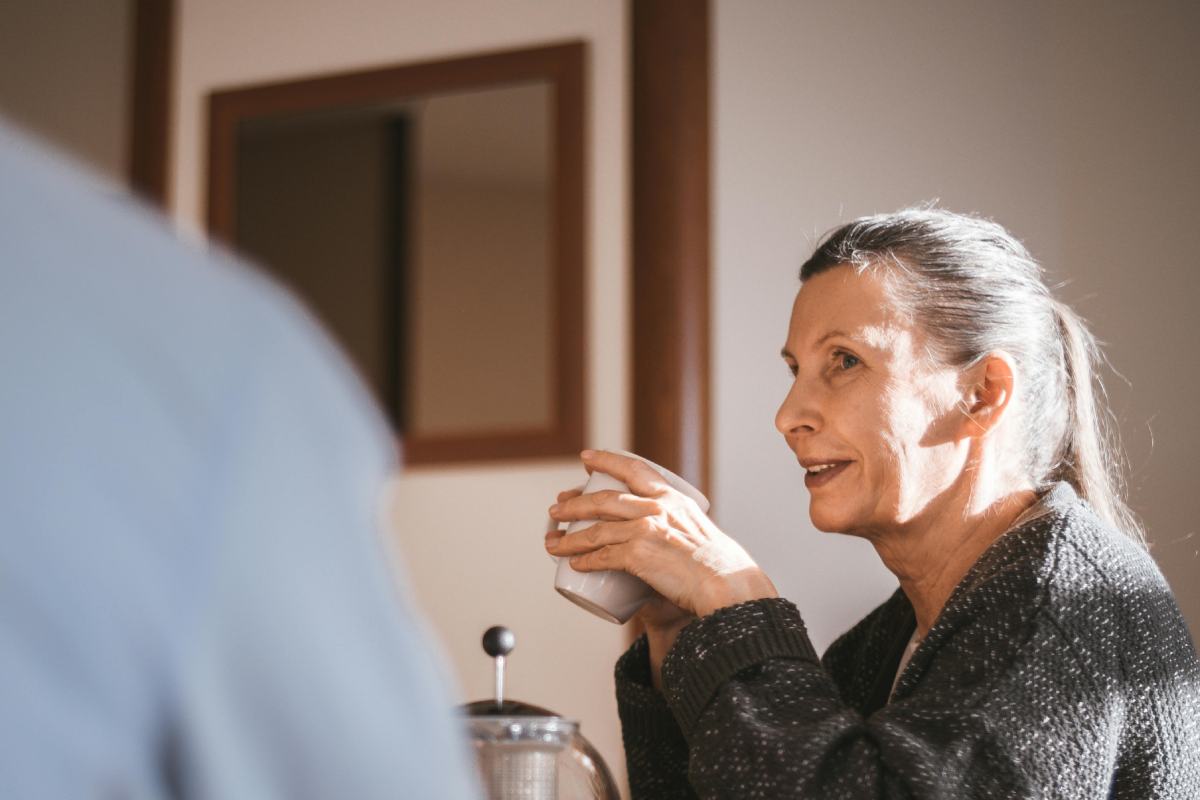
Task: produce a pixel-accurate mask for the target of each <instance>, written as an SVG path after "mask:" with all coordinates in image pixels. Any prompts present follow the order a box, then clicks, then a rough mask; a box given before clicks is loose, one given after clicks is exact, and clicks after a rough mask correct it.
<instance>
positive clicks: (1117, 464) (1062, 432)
mask: <svg viewBox="0 0 1200 800" xmlns="http://www.w3.org/2000/svg"><path fill="white" fill-rule="evenodd" d="M842 265H848V266H850V267H852V268H854V269H855V270H856V271H857V272H859V273H862V272H865V271H867V270H874V269H884V270H887V272H888V274H889V278H890V280H889V289H890V293H891V296H892V298H893V300H894V301H895V302H896V303H897V304H898V306H899V307H900V310H901V312H902V313H905V314H907V315H908V316H909V318H910V319H912V320H913V321H914V322H915V323H916V324H917V325H918V326H919V327H920V328H921V329H922V330H923V331H925V332H926V333H927V334H928V336H929V340H930V342H929V351H930V352H929V354H928V355H929V356H931V357H932V358H934V359H936V360H937V361H938V363H941V364H945V365H947V366H951V367H954V368H958V369H969V368H970V367H972V366H974V365H976V364H978V363H980V362H981V361H982V360H983V359H984V358H985V357H987V355H988V354H989V353H992V352H995V351H997V350H1003V351H1004V352H1007V353H1008V354H1009V355H1011V356H1012V357H1013V359H1014V360H1015V361H1016V364H1017V370H1018V375H1019V378H1020V380H1019V382H1018V388H1017V392H1018V394H1019V396H1020V398H1021V406H1022V408H1023V413H1022V417H1021V420H1020V424H1019V426H1014V428H1013V430H1014V431H1019V432H1020V445H1021V460H1020V463H1019V469H1020V470H1021V471H1022V473H1023V475H1024V476H1025V477H1027V478H1028V480H1029V481H1030V482H1031V483H1032V485H1033V486H1034V487H1035V488H1037V489H1041V488H1045V487H1046V486H1048V485H1049V484H1051V483H1054V482H1055V481H1060V480H1062V481H1067V482H1068V483H1070V484H1071V485H1072V486H1073V487H1074V488H1075V490H1076V491H1077V492H1078V493H1079V495H1080V496H1081V497H1083V498H1084V499H1086V500H1087V501H1088V503H1090V504H1091V506H1092V507H1093V509H1095V511H1096V512H1097V514H1098V515H1099V516H1100V517H1101V518H1103V519H1104V520H1105V521H1106V522H1108V523H1109V524H1111V525H1113V526H1114V527H1115V528H1117V529H1118V530H1121V531H1123V532H1124V533H1126V534H1127V535H1128V536H1130V537H1131V538H1132V539H1134V540H1136V541H1138V542H1140V543H1143V544H1144V542H1145V535H1144V532H1143V530H1142V526H1141V523H1140V522H1139V521H1138V519H1137V517H1136V516H1135V515H1134V514H1133V512H1132V511H1131V510H1130V508H1129V506H1128V505H1127V504H1126V502H1125V499H1124V493H1125V482H1124V477H1123V476H1124V465H1125V460H1124V456H1123V454H1122V451H1121V448H1120V444H1119V442H1118V440H1117V436H1116V427H1115V424H1114V417H1113V415H1112V412H1111V411H1110V410H1109V408H1108V403H1107V396H1106V394H1105V392H1104V387H1103V385H1102V384H1101V382H1100V379H1099V376H1098V375H1097V373H1096V367H1097V366H1098V364H1099V363H1100V360H1101V358H1102V354H1101V351H1100V347H1099V345H1098V343H1097V342H1096V339H1095V337H1094V336H1092V334H1091V332H1090V331H1089V330H1088V327H1087V325H1086V324H1085V323H1084V321H1083V320H1082V319H1080V317H1079V316H1078V315H1077V314H1076V313H1075V312H1074V311H1072V310H1071V309H1070V308H1069V307H1068V306H1066V305H1065V304H1064V303H1062V302H1060V301H1058V300H1056V299H1055V298H1054V296H1053V295H1052V294H1051V292H1050V289H1049V288H1048V287H1047V286H1046V283H1045V281H1044V279H1043V273H1042V268H1041V266H1040V265H1039V264H1038V263H1037V262H1036V261H1035V260H1034V259H1033V257H1032V256H1031V255H1030V254H1029V251H1028V250H1026V249H1025V247H1024V246H1023V245H1022V244H1021V243H1020V242H1019V241H1017V240H1016V239H1015V238H1013V237H1012V236H1011V235H1009V233H1008V232H1007V231H1006V230H1004V228H1002V227H1001V226H999V225H997V224H996V223H994V222H991V221H989V220H985V219H980V218H978V217H973V216H967V215H963V214H955V213H952V212H949V211H944V210H941V209H937V208H928V207H923V208H910V209H905V210H903V211H898V212H896V213H893V214H879V215H875V216H870V217H862V218H861V219H857V220H854V221H853V222H849V223H847V224H845V225H843V226H841V227H839V228H837V229H835V230H834V231H832V232H831V233H829V234H827V235H826V236H825V237H824V239H823V240H822V241H821V243H820V244H819V245H818V246H817V249H816V251H815V252H814V253H813V255H812V257H811V258H809V259H808V261H807V262H805V264H804V266H803V267H801V269H800V280H801V281H805V280H808V279H809V278H811V277H813V276H814V275H818V274H820V273H822V272H825V271H826V270H829V269H832V268H834V267H837V266H842Z"/></svg>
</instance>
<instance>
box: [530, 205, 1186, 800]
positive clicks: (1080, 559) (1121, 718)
mask: <svg viewBox="0 0 1200 800" xmlns="http://www.w3.org/2000/svg"><path fill="white" fill-rule="evenodd" d="M800 277H801V288H800V290H799V293H798V294H797V296H796V300H795V303H794V305H793V308H792V317H791V325H790V328H789V330H788V333H787V339H786V342H785V345H784V347H783V351H782V355H783V359H784V361H785V363H786V364H787V366H788V369H789V370H790V372H791V374H792V386H791V389H790V391H789V393H788V394H787V396H786V398H785V399H784V401H783V404H782V406H781V407H780V409H779V412H778V414H777V416H776V419H775V423H776V427H777V428H778V429H779V432H780V433H781V434H782V435H783V437H784V439H785V441H786V442H787V444H788V447H789V448H790V449H791V450H792V451H793V452H794V453H795V456H796V459H797V461H798V462H799V463H800V465H801V467H803V468H804V472H805V475H804V483H805V485H806V486H807V488H808V491H809V495H810V505H809V513H810V515H811V517H812V521H813V524H814V525H815V526H816V527H817V528H818V529H819V530H822V531H836V532H841V533H847V534H851V535H855V536H861V537H864V538H866V539H867V540H869V541H870V542H871V543H872V544H873V545H874V547H875V549H876V551H877V553H878V555H879V557H880V559H881V560H882V561H883V563H884V564H885V565H886V566H887V567H888V568H889V569H890V570H891V571H892V572H893V573H894V574H895V575H896V577H897V579H898V581H899V584H900V586H899V589H898V590H897V591H896V592H895V593H894V594H893V595H892V596H891V598H890V599H888V600H887V601H886V602H884V603H883V604H882V605H881V606H879V607H878V608H877V609H875V610H874V611H873V612H871V613H870V614H869V615H867V617H866V618H864V619H863V620H862V621H861V622H859V623H858V624H857V625H855V626H854V627H853V628H852V629H851V630H850V631H849V632H848V633H846V634H844V635H843V636H842V637H841V638H839V639H838V640H837V641H836V642H834V644H833V645H832V646H830V648H829V649H828V650H827V651H826V653H825V654H824V657H823V658H818V657H817V654H816V652H815V651H814V649H813V646H812V643H811V642H810V641H809V637H808V634H807V632H806V631H805V627H804V622H803V620H802V618H801V614H800V610H799V609H797V608H796V607H795V606H794V605H793V604H791V603H789V602H788V601H787V600H784V599H781V598H779V597H777V596H776V591H775V587H774V586H773V585H772V583H771V581H770V580H769V579H768V577H767V576H766V575H765V574H764V573H763V571H762V570H761V569H760V568H759V567H758V566H757V565H756V564H755V563H754V562H753V561H752V560H751V559H750V557H749V556H748V555H747V554H746V552H745V551H744V550H743V549H742V548H741V547H740V546H739V545H738V544H737V543H736V542H735V541H734V540H733V539H731V538H730V537H729V536H727V535H726V534H725V533H724V532H722V531H721V530H720V529H718V528H717V527H716V525H714V524H713V522H712V520H710V519H709V518H708V517H707V516H705V515H704V514H702V513H701V512H700V511H699V509H698V508H697V507H696V504H695V503H694V502H692V501H690V500H689V499H688V498H686V497H684V496H683V495H681V494H679V493H678V492H676V491H674V490H672V489H671V488H670V487H668V486H667V485H665V484H664V483H663V481H662V480H661V479H660V478H659V477H658V475H657V474H656V473H654V472H653V471H651V470H648V469H647V468H645V467H644V466H643V465H642V464H641V463H640V462H637V461H633V460H630V459H627V458H623V457H621V456H619V455H617V454H614V453H603V452H601V453H585V458H584V461H585V464H586V466H587V467H588V468H589V469H599V470H601V471H603V472H608V473H611V474H613V475H615V476H617V477H619V478H621V479H622V480H624V481H625V482H626V483H627V485H629V486H630V488H631V492H630V493H628V494H615V493H612V492H607V493H596V494H594V495H580V494H579V492H578V491H569V492H564V493H563V494H561V495H560V496H559V503H558V504H556V505H555V506H554V507H553V508H552V510H551V516H552V517H553V518H554V519H555V520H557V521H573V520H578V519H600V520H601V522H599V523H597V524H596V525H594V526H592V527H591V528H589V529H587V530H583V531H579V532H577V533H574V534H571V535H569V536H564V535H563V534H560V533H558V532H551V533H549V534H547V538H546V544H547V547H548V548H549V550H550V551H551V552H552V553H553V554H555V555H559V556H571V557H572V558H571V565H572V566H574V567H575V568H576V569H579V570H597V569H623V570H626V571H628V572H630V573H632V574H634V575H637V576H638V577H640V578H642V579H644V580H645V581H647V582H648V583H649V584H650V585H651V586H653V587H654V588H656V589H657V590H658V591H659V593H660V594H661V595H662V596H663V598H664V599H661V600H659V601H657V602H656V603H653V604H650V605H648V606H647V607H646V608H645V609H644V610H643V612H642V614H641V618H642V621H643V622H644V623H645V625H646V628H647V636H645V637H643V638H641V639H640V640H639V641H638V642H636V643H635V644H634V645H633V647H632V648H631V649H630V650H629V651H628V652H627V653H626V654H625V655H624V656H623V657H622V658H621V660H620V661H619V662H618V665H617V697H618V705H619V710H620V714H621V720H622V727H623V733H624V739H625V747H626V755H627V760H628V765H629V775H630V782H631V784H632V786H633V789H634V796H635V797H639V798H641V797H645V798H651V797H652V798H660V799H661V798H684V797H695V796H697V795H698V796H700V797H705V798H709V797H720V798H752V797H753V798H766V797H789V798H791V797H796V798H799V797H804V798H1034V797H1039V798H1040V797H1047V798H1048V797H1056V798H1079V800H1083V798H1103V797H1111V798H1120V799H1121V800H1146V799H1147V798H1159V799H1160V800H1165V799H1167V798H1170V799H1171V800H1194V798H1197V797H1200V665H1198V664H1197V661H1196V652H1195V647H1194V644H1193V642H1192V640H1191V637H1190V635H1189V633H1188V629H1187V627H1186V625H1185V623H1184V621H1183V618H1182V616H1181V615H1180V612H1179V609H1178V607H1177V605H1176V603H1175V601H1174V598H1173V596H1172V594H1171V591H1170V589H1169V588H1168V586H1167V584H1166V582H1165V581H1164V579H1163V577H1162V575H1161V573H1160V572H1159V570H1158V568H1157V567H1156V565H1155V564H1154V561H1153V560H1152V559H1151V558H1150V556H1149V554H1148V553H1147V552H1146V549H1145V546H1144V543H1143V541H1142V536H1141V530H1140V527H1139V525H1138V523H1137V522H1136V520H1135V519H1134V517H1133V515H1132V514H1131V513H1130V511H1129V509H1128V508H1127V507H1126V506H1125V504H1124V502H1123V500H1122V496H1121V491H1120V488H1119V487H1120V486H1121V485H1122V481H1121V475H1120V471H1119V469H1118V468H1117V464H1118V463H1119V458H1118V456H1117V451H1116V450H1115V447H1114V445H1112V444H1110V439H1109V437H1108V436H1107V435H1106V434H1105V430H1104V426H1103V423H1104V421H1105V419H1106V418H1107V409H1106V408H1104V405H1103V402H1102V401H1103V396H1102V395H1100V394H1096V393H1094V391H1093V381H1094V378H1093V361H1094V360H1095V359H1096V358H1097V351H1096V348H1095V343H1094V340H1093V339H1092V337H1091V335H1090V334H1089V333H1088V331H1087V328H1086V327H1085V326H1084V324H1083V322H1082V321H1081V320H1080V319H1079V318H1078V317H1077V316H1076V315H1075V314H1074V313H1073V312H1072V311H1071V309H1069V308H1068V307H1067V306H1065V305H1063V304H1062V303H1061V302H1059V301H1057V300H1056V299H1055V298H1054V297H1053V296H1052V294H1051V293H1050V291H1049V290H1048V289H1047V287H1046V285H1045V283H1044V281H1043V278H1042V273H1041V269H1040V267H1039V266H1038V265H1037V264H1036V263H1035V262H1034V261H1033V259H1032V258H1031V257H1030V255H1029V253H1028V252H1027V251H1026V250H1025V248H1024V247H1022V246H1021V244H1020V243H1018V242H1017V241H1016V240H1015V239H1013V238H1012V237H1011V236H1010V235H1009V234H1008V233H1007V232H1006V231H1004V230H1003V229H1002V228H1001V227H1000V226H999V225H996V224H994V223H990V222H987V221H984V220H981V219H977V218H974V217H968V216H963V215H957V214H952V213H949V212H946V211H940V210H935V209H913V210H908V211H902V212H899V213H895V214H886V215H880V216H874V217H867V218H863V219H860V220H857V221H854V222H851V223H849V224H847V225H844V226H843V227H841V228H839V229H838V230H836V231H834V232H833V233H832V234H831V235H830V236H829V237H828V238H827V239H826V240H825V241H823V242H822V243H821V245H820V246H819V247H818V248H817V250H816V252H815V253H814V255H813V256H812V257H811V258H810V259H809V260H808V262H807V263H806V264H805V265H804V266H803V268H802V270H801V273H800ZM797 490H799V487H797Z"/></svg>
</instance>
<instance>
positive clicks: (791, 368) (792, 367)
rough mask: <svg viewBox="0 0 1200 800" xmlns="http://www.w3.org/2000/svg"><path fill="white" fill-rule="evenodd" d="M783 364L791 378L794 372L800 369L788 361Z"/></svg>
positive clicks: (794, 374)
mask: <svg viewBox="0 0 1200 800" xmlns="http://www.w3.org/2000/svg"><path fill="white" fill-rule="evenodd" d="M784 366H786V367H787V371H788V374H789V375H791V376H792V377H793V378H794V377H796V373H797V372H799V371H800V368H799V367H797V366H796V365H795V364H793V363H791V362H790V361H789V362H786V363H785V364H784Z"/></svg>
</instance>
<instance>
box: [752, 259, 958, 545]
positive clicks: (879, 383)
mask: <svg viewBox="0 0 1200 800" xmlns="http://www.w3.org/2000/svg"><path fill="white" fill-rule="evenodd" d="M886 280H887V277H886V273H882V272H881V273H880V274H878V275H876V274H873V273H872V272H867V273H864V274H861V275H859V274H856V273H855V271H854V270H853V269H852V268H850V267H848V266H839V267H835V268H833V269H830V270H828V271H826V272H823V273H821V274H819V275H816V276H815V277H813V278H810V279H809V280H808V281H806V282H805V283H804V285H803V286H802V287H801V289H800V292H799V294H797V296H796V301H795V303H794V305H793V307H792V319H791V324H790V326H789V328H788V335H787V343H786V345H785V346H784V348H783V357H784V360H785V361H786V362H787V364H788V367H789V368H790V369H791V371H792V374H793V376H794V380H793V382H792V387H791V389H790V391H789V392H788V394H787V397H786V398H785V399H784V401H783V405H782V406H780V408H779V412H778V413H777V414H776V417H775V425H776V427H777V428H778V429H779V431H780V433H782V434H783V435H784V438H785V439H786V440H787V443H788V446H789V447H791V449H792V452H794V453H795V454H796V458H797V460H798V461H799V462H800V464H801V465H802V466H803V467H804V468H805V470H806V472H805V477H804V482H805V485H806V486H807V487H808V489H809V492H810V496H811V500H810V506H809V513H810V515H811V517H812V521H813V524H814V525H816V527H817V528H818V529H820V530H824V531H839V532H844V533H854V534H858V535H863V536H867V537H870V538H874V537H876V536H878V535H880V534H884V533H887V532H889V531H893V530H895V529H897V528H899V527H900V526H902V525H904V524H905V523H907V522H909V521H911V520H913V519H914V518H916V517H917V516H918V515H919V514H921V513H922V512H923V511H931V512H932V511H934V510H936V507H937V506H938V503H939V497H943V498H947V497H949V494H950V490H951V488H952V487H953V486H954V483H955V480H956V478H958V477H959V476H960V475H961V474H962V472H963V469H964V467H965V464H966V445H965V444H964V437H963V436H962V435H961V434H960V430H961V428H962V421H963V419H964V417H963V415H962V414H961V413H960V412H959V410H958V407H959V400H960V398H961V397H963V395H962V393H961V392H960V387H959V385H958V376H957V374H956V373H955V372H954V371H953V370H950V369H947V368H944V367H941V366H939V365H937V364H934V363H932V359H930V358H929V357H928V356H926V355H925V352H926V351H925V342H926V339H925V337H924V335H923V334H922V332H921V331H919V330H918V329H917V328H916V327H915V325H914V323H912V322H911V321H909V320H908V319H907V318H906V317H905V316H904V315H902V314H900V313H899V312H898V311H897V310H895V304H894V303H893V302H891V300H890V299H889V295H888V292H887V286H886ZM943 502H945V500H943Z"/></svg>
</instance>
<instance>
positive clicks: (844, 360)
mask: <svg viewBox="0 0 1200 800" xmlns="http://www.w3.org/2000/svg"><path fill="white" fill-rule="evenodd" d="M833 361H834V364H836V365H837V366H838V368H839V369H841V370H842V371H846V370H849V369H853V368H854V367H857V366H858V365H859V364H861V363H862V362H861V361H859V359H858V356H856V355H853V354H851V353H847V352H846V351H845V350H834V351H833Z"/></svg>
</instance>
